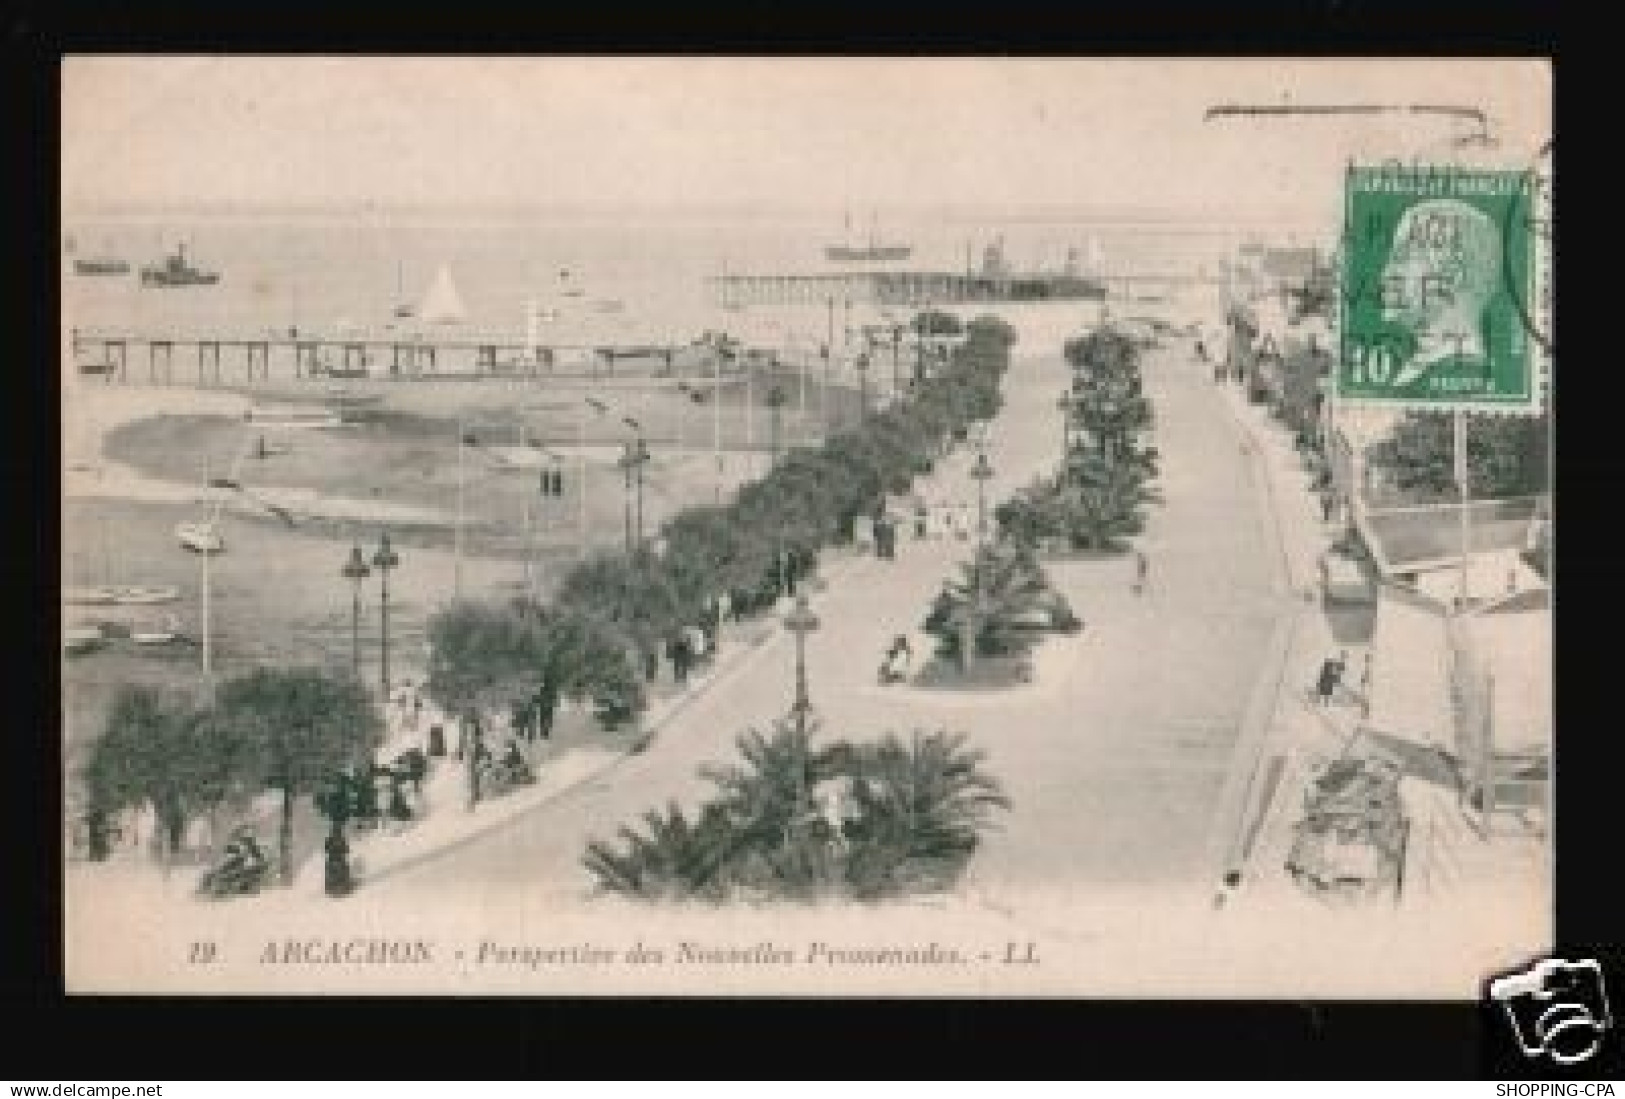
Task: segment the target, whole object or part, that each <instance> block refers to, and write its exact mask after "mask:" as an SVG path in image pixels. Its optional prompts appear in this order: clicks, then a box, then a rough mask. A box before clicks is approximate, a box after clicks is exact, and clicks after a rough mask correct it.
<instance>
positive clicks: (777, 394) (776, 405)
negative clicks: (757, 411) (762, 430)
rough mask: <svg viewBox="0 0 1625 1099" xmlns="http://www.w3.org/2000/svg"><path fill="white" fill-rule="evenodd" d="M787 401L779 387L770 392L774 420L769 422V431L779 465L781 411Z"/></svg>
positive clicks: (770, 409) (768, 404) (769, 399)
mask: <svg viewBox="0 0 1625 1099" xmlns="http://www.w3.org/2000/svg"><path fill="white" fill-rule="evenodd" d="M787 400H788V398H787V397H786V396H785V395H784V390H783V389H780V388H779V387H778V386H774V387H773V388H772V389H770V390H769V391H768V394H767V407H768V409H769V411H770V412H771V413H772V418H771V419H770V420H769V421H768V430H769V437H770V447H771V450H772V452H773V461H774V464H777V463H778V460H779V410H780V409H782V408H783V407H784V405H785V402H786V401H787Z"/></svg>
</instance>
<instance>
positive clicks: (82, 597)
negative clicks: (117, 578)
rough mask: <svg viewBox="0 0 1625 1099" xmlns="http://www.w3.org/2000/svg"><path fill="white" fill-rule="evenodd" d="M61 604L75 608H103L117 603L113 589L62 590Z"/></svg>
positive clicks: (116, 595) (116, 596) (116, 593)
mask: <svg viewBox="0 0 1625 1099" xmlns="http://www.w3.org/2000/svg"><path fill="white" fill-rule="evenodd" d="M62 602H64V603H67V604H69V605H71V606H76V607H105V606H110V605H112V604H113V603H116V602H118V592H117V590H116V589H114V588H107V587H98V588H63V589H62Z"/></svg>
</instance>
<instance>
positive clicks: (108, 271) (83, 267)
mask: <svg viewBox="0 0 1625 1099" xmlns="http://www.w3.org/2000/svg"><path fill="white" fill-rule="evenodd" d="M73 273H74V274H76V275H128V274H129V273H130V263H129V261H128V260H122V259H119V258H118V257H117V256H91V257H88V258H86V259H76V260H74V261H73Z"/></svg>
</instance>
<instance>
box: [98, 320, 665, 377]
mask: <svg viewBox="0 0 1625 1099" xmlns="http://www.w3.org/2000/svg"><path fill="white" fill-rule="evenodd" d="M70 344H71V349H72V355H73V359H74V362H75V364H76V368H77V369H80V370H82V371H84V372H86V373H101V374H104V375H106V378H107V380H108V381H109V382H112V381H121V382H122V381H128V380H129V372H130V365H131V360H132V359H135V360H136V361H137V362H138V363H140V362H141V361H142V360H145V361H144V365H145V366H146V375H147V380H148V381H149V382H158V383H171V382H174V381H175V380H176V379H175V371H176V363H177V359H178V360H180V361H181V362H182V363H184V362H186V360H188V359H190V360H191V362H192V364H193V365H194V367H195V370H196V382H197V384H199V385H206V384H209V383H211V382H213V383H224V382H225V381H226V380H227V379H226V377H225V374H226V368H225V365H223V364H226V363H228V362H230V360H235V364H234V365H235V366H236V367H237V368H238V369H239V370H240V372H241V378H242V380H243V381H245V382H253V381H269V380H270V379H271V373H272V369H273V364H274V365H275V367H276V368H277V369H279V370H281V369H291V372H292V375H293V377H295V378H305V377H311V378H314V377H320V376H324V375H325V376H330V377H355V376H360V375H361V374H362V373H366V374H368V375H370V376H374V377H377V376H383V377H397V378H412V377H436V376H440V377H444V376H446V374H445V373H442V369H443V368H446V367H452V366H456V365H457V364H458V362H459V360H460V362H461V364H462V365H463V367H464V369H460V370H456V371H455V372H454V373H455V374H457V375H466V374H468V373H469V369H468V368H469V367H472V372H473V373H474V374H476V375H480V374H487V375H507V376H512V375H515V374H519V375H524V374H531V375H536V376H543V375H553V374H569V373H575V372H576V371H575V370H572V369H571V367H572V366H574V367H579V368H583V369H581V371H580V372H581V373H585V374H591V375H595V376H602V375H603V374H605V373H606V372H608V373H613V372H614V366H615V363H616V362H617V361H619V360H622V359H638V358H653V359H658V360H660V361H661V362H662V363H663V364H664V365H665V366H667V367H669V366H670V365H671V364H672V362H673V360H674V359H675V358H676V356H677V355H678V354H679V353H680V352H682V351H685V350H690V349H691V348H692V347H693V345H692V344H684V345H678V344H621V345H606V344H551V345H533V344H530V343H528V342H526V341H523V340H515V339H513V338H512V337H501V338H498V337H483V336H469V335H456V336H444V337H418V336H413V337H404V336H399V335H383V336H380V335H366V336H361V335H342V336H336V335H319V334H316V333H310V332H302V331H290V332H287V333H282V334H272V333H267V334H265V335H242V334H237V335H230V334H220V333H213V334H195V333H194V334H184V335H183V334H179V333H161V334H153V333H136V332H130V331H122V330H117V331H114V330H99V329H88V328H74V329H72V330H71V332H70ZM228 352H229V354H228ZM375 368H377V369H375ZM560 368H562V369H560Z"/></svg>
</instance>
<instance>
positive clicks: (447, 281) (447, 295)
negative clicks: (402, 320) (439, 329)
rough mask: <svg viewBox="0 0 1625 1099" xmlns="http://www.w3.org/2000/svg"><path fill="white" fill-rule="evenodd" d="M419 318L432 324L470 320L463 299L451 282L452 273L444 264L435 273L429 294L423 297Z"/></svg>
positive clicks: (419, 308)
mask: <svg viewBox="0 0 1625 1099" xmlns="http://www.w3.org/2000/svg"><path fill="white" fill-rule="evenodd" d="M418 316H419V317H421V318H422V319H423V320H425V321H427V322H428V323H430V324H457V323H458V322H460V321H464V320H467V319H468V311H467V310H466V309H464V308H463V299H462V297H461V296H459V295H458V293H457V287H456V285H455V284H454V283H453V282H452V281H451V272H450V271H449V270H447V269H446V266H445V265H444V264H442V265H441V267H440V270H439V271H438V272H436V273H435V277H434V282H433V283H432V284H431V285H430V286H429V292H428V293H427V294H424V295H423V304H422V305H420V306H419V307H418Z"/></svg>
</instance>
